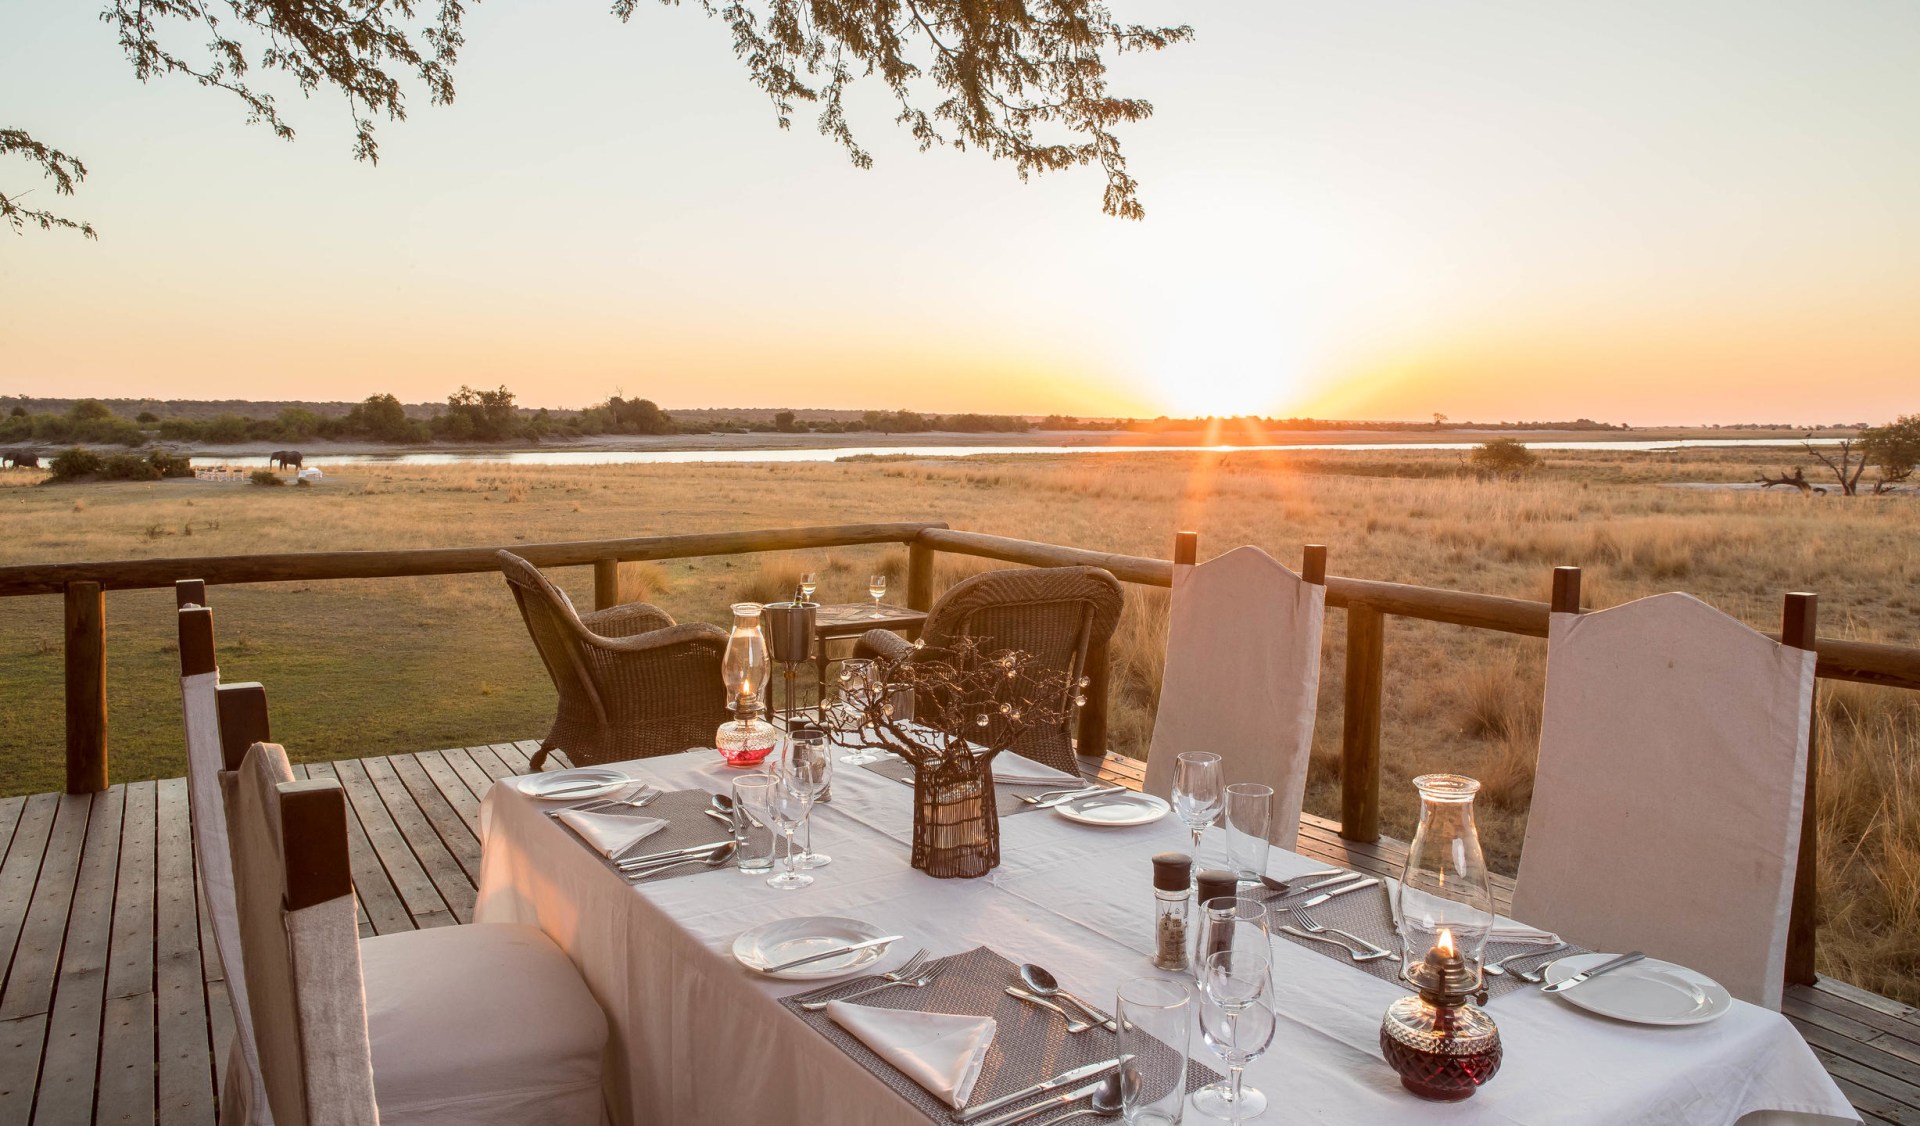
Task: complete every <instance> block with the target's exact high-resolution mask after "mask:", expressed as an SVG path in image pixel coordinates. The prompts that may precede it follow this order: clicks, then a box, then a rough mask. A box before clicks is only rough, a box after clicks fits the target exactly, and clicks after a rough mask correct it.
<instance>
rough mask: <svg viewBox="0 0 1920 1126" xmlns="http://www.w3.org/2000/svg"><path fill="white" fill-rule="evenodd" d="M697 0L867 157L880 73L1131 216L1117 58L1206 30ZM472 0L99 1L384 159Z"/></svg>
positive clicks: (983, 4) (149, 68) (19, 145)
mask: <svg viewBox="0 0 1920 1126" xmlns="http://www.w3.org/2000/svg"><path fill="white" fill-rule="evenodd" d="M639 2H640V0H613V13H614V14H615V15H616V16H618V17H619V18H620V19H621V20H622V21H623V22H624V21H627V20H630V19H631V18H632V17H633V14H634V11H635V9H636V8H637V6H638V5H639ZM660 2H661V3H662V4H664V5H667V6H669V7H674V6H678V5H679V3H680V0H660ZM697 2H698V3H699V5H700V7H701V8H702V9H703V10H704V11H705V12H706V13H707V14H709V15H711V16H713V17H715V18H717V19H719V20H721V21H722V22H723V23H725V24H726V26H727V28H728V29H729V30H730V32H731V33H732V36H733V47H734V54H735V55H736V56H738V57H739V59H740V61H741V62H742V63H744V64H745V66H746V68H747V71H748V74H749V75H750V77H751V79H752V81H753V82H754V83H755V84H756V85H757V86H759V87H760V88H761V89H762V90H764V91H765V92H766V94H767V96H768V97H769V98H770V99H772V101H773V105H774V109H775V112H776V115H777V117H778V120H779V124H780V127H781V128H783V129H785V128H789V127H790V126H791V125H792V117H793V112H794V108H795V106H796V105H798V104H799V103H802V102H805V103H809V104H813V105H817V106H818V107H819V114H818V123H819V128H820V132H821V133H823V134H824V135H826V136H828V137H830V138H832V139H833V140H835V141H837V142H839V143H840V144H841V145H842V146H843V147H844V148H845V149H846V150H847V153H848V155H849V156H850V157H851V158H852V160H853V163H854V164H855V165H857V166H859V167H861V168H866V167H870V166H871V165H872V163H873V158H872V156H871V155H870V154H869V153H868V152H867V150H866V149H864V148H862V147H861V145H860V143H859V142H858V141H857V140H856V139H855V137H854V134H853V129H852V127H851V126H850V125H849V123H848V120H847V113H846V103H845V95H846V91H847V90H848V89H849V88H850V87H851V86H852V85H853V84H854V83H855V82H856V81H858V80H862V79H869V80H874V81H877V82H878V83H880V84H881V85H883V86H884V87H885V88H886V89H887V90H888V91H889V93H890V94H891V96H892V98H893V100H894V103H895V105H896V108H897V112H896V114H895V121H896V122H898V123H899V124H900V125H902V126H904V127H906V128H907V130H908V131H909V132H910V133H911V134H912V136H913V138H914V139H915V141H917V142H918V143H919V145H920V148H921V150H922V151H925V150H927V149H930V148H933V147H934V146H936V145H940V146H948V145H950V146H952V147H954V148H958V149H968V148H971V149H975V150H978V151H983V152H985V153H987V154H988V155H990V156H992V157H994V158H996V159H1001V160H1009V161H1012V162H1013V164H1014V167H1015V169H1016V170H1017V171H1018V173H1019V175H1020V177H1021V179H1023V180H1024V179H1026V178H1028V177H1029V176H1031V175H1033V174H1034V173H1037V172H1050V171H1056V170H1061V169H1067V168H1076V167H1080V166H1083V165H1098V166H1099V168H1100V169H1101V170H1102V171H1103V172H1104V173H1105V175H1106V181H1107V182H1106V190H1105V195H1104V198H1103V201H1102V208H1103V210H1105V211H1106V213H1107V214H1109V215H1117V216H1121V217H1123V218H1128V219H1138V218H1140V217H1141V216H1142V215H1143V214H1144V211H1143V209H1142V207H1141V205H1140V199H1139V184H1138V182H1136V181H1135V180H1134V178H1133V177H1132V176H1131V175H1129V174H1128V172H1127V163H1126V158H1125V157H1124V156H1123V155H1122V153H1121V149H1120V140H1119V137H1118V136H1117V134H1116V133H1115V129H1116V128H1117V127H1118V126H1121V125H1124V124H1127V123H1129V122H1135V121H1140V120H1143V119H1144V118H1146V117H1147V116H1148V115H1150V114H1151V113H1152V112H1153V107H1152V105H1151V104H1149V103H1148V102H1146V101H1144V100H1142V99H1139V98H1125V97H1119V96H1116V95H1114V94H1111V93H1110V92H1109V91H1108V89H1107V59H1108V57H1109V54H1118V53H1121V52H1126V51H1157V50H1161V49H1163V48H1165V47H1169V46H1172V45H1173V44H1175V43H1181V42H1185V41H1187V40H1189V39H1191V38H1192V37H1193V29H1192V28H1190V27H1186V26H1184V25H1183V26H1178V27H1154V26H1147V25H1140V24H1130V23H1123V22H1121V21H1119V20H1116V19H1115V18H1114V16H1113V14H1112V12H1111V10H1110V9H1109V7H1108V5H1107V3H1106V2H1105V0H697ZM465 11H466V0H109V2H108V3H107V6H106V8H105V9H104V10H103V11H102V12H101V13H100V18H101V20H102V21H103V22H104V23H106V24H107V25H108V26H109V27H111V28H112V29H113V30H114V32H115V34H116V35H117V37H118V39H119V44H120V48H121V50H122V51H123V52H124V53H125V54H126V56H127V59H128V61H129V62H131V63H132V65H133V72H134V75H135V76H136V77H138V78H139V79H140V80H141V81H143V82H144V81H148V80H150V79H152V78H155V77H162V76H166V75H175V74H177V75H182V76H185V77H187V78H191V79H192V80H194V81H195V82H198V83H199V84H200V85H202V86H206V87H210V88H214V89H219V90H225V91H226V92H228V93H229V94H231V95H233V96H234V97H235V98H237V99H239V101H240V103H241V105H242V106H243V107H244V108H245V110H246V114H247V120H248V122H249V123H259V124H263V125H265V126H266V127H267V128H269V129H270V130H272V131H273V133H274V135H275V136H277V137H280V138H282V139H286V140H291V139H292V138H293V135H294V130H293V126H292V125H291V124H290V123H289V122H288V121H287V119H286V117H285V116H283V114H282V112H281V109H280V105H279V103H278V102H276V101H275V100H274V95H273V94H272V93H271V92H270V91H268V90H266V89H264V88H263V87H261V86H259V85H258V82H259V80H260V79H261V78H262V77H263V76H264V77H267V78H282V79H290V80H291V82H292V84H293V86H294V87H296V88H297V89H298V90H299V91H300V93H301V94H302V95H303V96H309V97H310V96H311V95H313V94H315V93H318V92H323V91H331V92H333V93H336V94H338V95H340V96H342V97H343V98H344V100H345V102H346V110H347V113H348V116H349V119H350V120H351V122H352V125H353V134H354V141H353V154H354V158H355V159H357V160H366V161H370V162H376V163H377V162H378V160H379V155H380V150H379V145H378V144H377V143H376V141H375V139H374V122H375V119H376V118H378V117H380V116H382V115H384V116H385V117H386V118H387V119H388V120H393V121H399V120H404V119H405V118H406V116H407V112H406V98H407V79H408V78H409V77H411V78H413V79H417V80H418V81H419V82H420V83H421V84H422V85H424V87H425V88H426V91H427V96H428V99H429V101H430V102H431V103H432V104H435V105H444V104H447V103H450V102H452V101H453V97H454V88H453V68H454V65H455V63H456V62H457V61H458V57H459V52H460V48H461V47H462V46H463V45H464V42H465V40H464V38H463V36H462V33H461V19H462V18H463V16H464V15H465ZM9 156H11V157H15V158H18V159H23V160H25V161H26V162H27V163H28V164H29V165H31V166H32V167H33V168H34V170H35V171H36V172H37V173H38V174H39V176H40V178H41V179H43V180H48V181H51V182H52V184H53V188H54V192H55V194H56V195H72V194H73V190H74V186H75V185H76V184H78V183H79V182H80V181H81V180H83V179H84V178H85V177H86V174H87V170H86V166H85V165H84V164H82V163H81V162H80V161H79V160H78V159H76V158H75V157H72V156H69V155H68V154H66V153H64V152H62V151H60V150H59V149H56V148H52V147H50V146H49V145H47V144H45V143H43V142H41V141H39V140H37V139H35V138H34V137H33V136H31V135H30V134H28V133H27V131H26V130H24V129H12V128H5V129H0V158H4V157H9ZM29 191H31V189H29ZM26 194H28V193H27V192H18V193H16V194H15V195H13V196H8V195H6V194H4V193H0V222H4V223H6V224H7V225H8V226H11V227H12V228H13V229H14V230H15V231H16V232H22V231H24V230H25V229H26V227H27V226H28V225H29V224H31V225H34V226H38V227H40V228H41V229H42V230H53V229H56V228H64V229H70V230H76V231H79V232H80V233H82V234H84V235H85V236H86V237H88V238H94V237H96V233H95V231H94V229H93V227H92V226H91V225H90V224H88V223H85V222H83V221H79V220H75V219H70V218H66V217H64V216H61V215H58V214H55V213H54V212H53V211H51V210H49V209H48V208H47V207H45V206H33V207H29V206H28V205H26V204H25V203H22V202H21V197H22V196H24V195H26ZM37 203H38V201H36V204H37Z"/></svg>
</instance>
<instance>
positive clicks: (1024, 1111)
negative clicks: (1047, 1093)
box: [980, 1079, 1106, 1126]
mask: <svg viewBox="0 0 1920 1126" xmlns="http://www.w3.org/2000/svg"><path fill="white" fill-rule="evenodd" d="M1105 1085H1106V1080H1104V1079H1098V1080H1095V1081H1094V1082H1092V1083H1089V1084H1087V1085H1086V1086H1084V1087H1075V1088H1074V1089H1073V1090H1071V1091H1062V1092H1060V1093H1059V1094H1057V1095H1055V1096H1053V1097H1052V1098H1050V1099H1041V1100H1040V1101H1039V1102H1037V1103H1035V1104H1033V1105H1032V1106H1023V1107H1021V1108H1020V1109H1019V1110H1010V1111H1008V1112H1007V1113H1005V1114H1001V1115H996V1116H994V1117H992V1118H989V1119H987V1120H985V1121H984V1122H981V1123H980V1126H1008V1124H1009V1123H1014V1122H1025V1121H1026V1120H1027V1119H1029V1118H1034V1117H1037V1116H1039V1115H1042V1114H1045V1113H1047V1112H1048V1111H1050V1110H1057V1109H1059V1108H1060V1107H1063V1106H1072V1105H1073V1104H1074V1103H1077V1102H1079V1101H1080V1100H1081V1099H1084V1098H1088V1097H1090V1096H1092V1095H1093V1094H1094V1093H1095V1092H1097V1091H1098V1090H1100V1088H1101V1087H1103V1086H1105ZM1066 1117H1068V1118H1072V1117H1073V1115H1071V1114H1069V1115H1067V1116H1066Z"/></svg>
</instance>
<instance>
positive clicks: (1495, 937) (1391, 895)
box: [1387, 879, 1560, 946]
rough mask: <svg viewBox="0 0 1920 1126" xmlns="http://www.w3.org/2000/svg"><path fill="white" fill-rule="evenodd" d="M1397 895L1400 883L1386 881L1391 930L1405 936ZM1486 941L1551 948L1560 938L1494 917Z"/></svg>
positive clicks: (1418, 894)
mask: <svg viewBox="0 0 1920 1126" xmlns="http://www.w3.org/2000/svg"><path fill="white" fill-rule="evenodd" d="M1399 893H1400V881H1399V880H1393V879H1390V880H1388V881H1387V904H1388V906H1389V907H1390V908H1391V909H1392V911H1393V929H1394V931H1395V932H1396V933H1399V934H1405V933H1406V928H1405V927H1404V926H1402V925H1401V921H1400V894H1399ZM1411 898H1412V899H1413V900H1414V902H1415V903H1418V902H1420V901H1421V900H1422V899H1430V898H1433V897H1432V896H1428V895H1426V893H1424V892H1418V891H1416V892H1414V893H1413V894H1412V897H1411ZM1436 913H1438V912H1436ZM1487 941H1488V942H1522V943H1538V944H1539V945H1541V946H1553V945H1556V944H1558V943H1559V942H1560V936H1559V935H1557V934H1554V933H1553V932H1552V931H1543V930H1539V929H1536V928H1534V927H1527V926H1521V925H1520V924H1519V923H1515V922H1502V921H1501V920H1500V919H1498V918H1497V917H1496V918H1495V919H1494V922H1493V927H1492V929H1490V930H1488V931H1487Z"/></svg>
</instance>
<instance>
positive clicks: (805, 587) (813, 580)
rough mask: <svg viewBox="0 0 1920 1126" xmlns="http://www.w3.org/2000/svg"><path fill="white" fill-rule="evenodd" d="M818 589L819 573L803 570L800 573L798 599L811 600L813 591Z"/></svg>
mask: <svg viewBox="0 0 1920 1126" xmlns="http://www.w3.org/2000/svg"><path fill="white" fill-rule="evenodd" d="M819 589H820V575H819V573H818V572H815V571H807V572H804V573H803V574H801V576H800V601H802V602H812V601H813V592H814V591H816V590H819Z"/></svg>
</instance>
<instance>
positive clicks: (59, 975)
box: [0, 742, 1920, 1126]
mask: <svg viewBox="0 0 1920 1126" xmlns="http://www.w3.org/2000/svg"><path fill="white" fill-rule="evenodd" d="M534 747H535V745H534V744H532V743H525V742H523V743H499V744H494V745H492V746H486V747H468V748H464V749H459V750H447V751H427V752H424V753H421V754H415V755H395V756H391V757H385V758H367V759H352V760H346V761H342V762H334V763H321V764H314V765H311V766H300V767H295V772H296V773H298V774H301V775H303V776H316V777H317V776H333V777H337V778H339V779H340V782H341V784H342V785H343V786H344V787H345V789H346V792H347V797H348V800H349V804H350V807H351V811H352V815H353V816H352V820H351V821H350V823H349V825H348V829H349V832H350V834H351V838H352V849H353V866H354V885H355V890H356V891H357V892H358V893H359V900H360V931H361V934H362V935H372V934H386V933H390V932H392V931H400V930H411V929H414V928H418V927H435V926H444V925H447V924H449V923H457V922H459V923H464V922H467V921H469V920H470V919H471V917H472V913H473V903H474V881H475V880H476V878H477V877H478V875H479V870H480V841H479V835H478V818H479V809H480V798H481V795H482V794H484V793H485V792H486V788H487V787H488V786H489V785H490V784H491V783H492V782H493V780H494V779H496V778H501V777H504V776H507V775H511V774H519V773H524V772H525V770H526V768H527V757H528V754H529V753H530V752H531V751H532V750H533V749H534ZM1108 773H1109V774H1110V775H1111V776H1112V777H1115V778H1116V779H1119V780H1122V781H1127V782H1130V783H1131V784H1133V785H1136V786H1137V785H1138V784H1139V771H1138V768H1137V764H1133V763H1130V762H1128V761H1127V760H1117V761H1111V762H1110V765H1109V771H1108ZM1299 847H1300V850H1301V851H1302V852H1305V853H1308V854H1311V855H1314V856H1317V857H1321V858H1324V859H1326V860H1328V861H1330V862H1332V863H1336V864H1344V865H1348V866H1351V867H1354V868H1358V869H1365V870H1368V871H1372V872H1387V873H1392V872H1397V871H1398V869H1399V864H1400V859H1401V857H1402V856H1403V855H1404V847H1403V846H1399V845H1396V844H1394V843H1392V842H1387V841H1383V842H1381V843H1379V844H1375V845H1357V844H1353V843H1351V842H1346V841H1342V840H1341V839H1340V838H1339V835H1338V834H1337V832H1335V829H1334V826H1333V824H1332V823H1331V822H1328V821H1324V820H1321V819H1319V818H1313V817H1309V818H1307V819H1306V822H1305V824H1304V825H1303V826H1302V828H1301V831H1300V845H1299ZM0 857H3V859H0V966H4V968H5V977H4V986H0V1123H6V1124H13V1123H21V1124H25V1123H37V1124H44V1126H77V1124H84V1123H101V1124H107V1123H112V1124H114V1126H122V1124H144V1123H156V1122H157V1123H162V1124H165V1126H174V1124H179V1126H204V1124H207V1123H211V1122H213V1121H214V1105H215V1098H214V1093H215V1091H217V1090H218V1082H219V1072H220V1069H221V1068H222V1067H223V1066H224V1062H225V1055H226V1041H227V1039H228V1037H229V1036H230V1035H231V1028H230V1021H229V1020H228V1019H227V1017H226V1016H225V1013H226V995H225V987H224V984H223V981H222V975H221V970H220V966H219V961H218V959H217V958H216V957H215V956H214V953H213V948H212V941H211V938H210V937H209V935H208V932H207V921H206V917H205V915H204V913H202V912H201V911H200V909H199V903H198V895H197V893H196V889H195V883H194V878H193V849H192V838H191V834H190V833H189V830H188V820H187V787H186V782H185V780H184V779H180V778H169V779H164V780H161V781H158V782H133V783H128V784H125V785H118V786H114V787H112V788H111V789H109V790H106V791H104V792H102V793H99V794H93V795H82V796H68V795H62V794H34V795H32V796H30V797H13V798H0ZM1503 890H1504V889H1503ZM1786 1013H1787V1016H1788V1017H1789V1018H1790V1019H1791V1020H1792V1021H1793V1023H1794V1025H1795V1027H1797V1028H1798V1029H1800V1031H1801V1033H1802V1034H1803V1035H1804V1036H1805V1037H1806V1038H1807V1043H1808V1044H1810V1045H1811V1046H1812V1047H1813V1050H1814V1052H1815V1053H1816V1054H1817V1055H1818V1056H1819V1057H1820V1059H1821V1061H1822V1062H1823V1063H1825V1064H1826V1066H1827V1069H1828V1070H1829V1071H1830V1072H1831V1073H1832V1074H1833V1077H1834V1079H1835V1080H1836V1081H1837V1082H1838V1083H1839V1084H1840V1086H1841V1088H1842V1089H1843V1090H1844V1091H1846V1093H1847V1095H1848V1097H1849V1098H1851V1099H1852V1100H1853V1103H1854V1105H1855V1106H1857V1107H1858V1108H1860V1111H1861V1113H1862V1114H1863V1115H1864V1116H1865V1118H1866V1120H1867V1121H1868V1122H1869V1123H1886V1122H1897V1123H1908V1124H1914V1126H1920V1012H1916V1011H1915V1010H1914V1009H1913V1008H1911V1007H1909V1006H1906V1005H1902V1004H1898V1003H1896V1002H1893V1001H1889V1000H1887V999H1885V998H1883V997H1878V996H1875V995H1873V994H1870V993H1865V992H1863V991H1860V990H1857V989H1854V988H1852V987H1850V986H1846V985H1841V984H1839V983H1835V982H1826V981H1823V982H1821V983H1820V984H1819V985H1817V986H1814V987H1811V988H1805V987H1803V988H1796V989H1793V990H1791V991H1790V992H1789V994H1788V998H1787V1002H1786Z"/></svg>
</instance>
